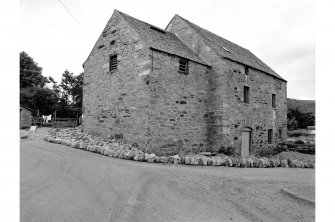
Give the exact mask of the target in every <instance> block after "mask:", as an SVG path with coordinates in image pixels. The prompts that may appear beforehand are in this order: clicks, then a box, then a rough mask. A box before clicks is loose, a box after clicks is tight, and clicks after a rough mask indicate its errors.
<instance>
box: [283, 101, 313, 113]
mask: <svg viewBox="0 0 335 222" xmlns="http://www.w3.org/2000/svg"><path fill="white" fill-rule="evenodd" d="M292 108H297V109H299V110H300V111H301V112H304V113H313V114H314V115H315V100H298V99H290V98H287V109H292Z"/></svg>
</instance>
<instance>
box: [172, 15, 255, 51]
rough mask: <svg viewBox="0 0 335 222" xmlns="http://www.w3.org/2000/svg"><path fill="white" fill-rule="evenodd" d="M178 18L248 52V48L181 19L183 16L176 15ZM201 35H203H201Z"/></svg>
mask: <svg viewBox="0 0 335 222" xmlns="http://www.w3.org/2000/svg"><path fill="white" fill-rule="evenodd" d="M176 16H179V17H180V18H181V19H183V20H184V21H186V22H188V23H189V24H190V25H193V26H196V27H197V28H200V29H203V30H205V31H207V32H209V33H210V34H212V35H215V36H216V37H218V38H221V39H223V40H225V41H227V42H229V43H231V44H233V45H236V46H238V47H240V48H243V49H245V50H248V49H247V48H244V47H243V46H240V45H238V44H236V43H234V42H232V41H230V40H228V39H225V38H223V37H221V36H219V35H217V34H215V33H214V32H211V31H209V30H207V29H205V28H202V27H200V26H198V25H197V24H194V23H193V22H191V21H189V20H187V19H185V18H183V17H181V16H180V15H178V14H176ZM199 34H200V35H202V34H201V33H199ZM202 36H203V35H202ZM248 51H249V50H248Z"/></svg>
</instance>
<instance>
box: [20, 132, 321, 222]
mask: <svg viewBox="0 0 335 222" xmlns="http://www.w3.org/2000/svg"><path fill="white" fill-rule="evenodd" d="M39 130H40V132H36V133H37V135H38V133H41V132H43V129H39ZM20 158H21V164H20V167H21V173H20V177H21V181H20V184H21V187H20V199H21V201H20V211H21V221H34V222H35V221H55V222H62V221H90V222H92V221H99V222H100V221H102V222H104V221H106V222H109V221H153V222H157V221H285V222H288V221H304V222H305V221H314V220H315V215H314V214H315V211H314V206H311V205H309V204H306V203H304V202H301V201H297V200H295V199H293V198H291V197H289V196H287V195H285V194H283V193H282V192H281V187H283V186H291V185H299V184H309V185H314V179H315V170H314V169H297V168H295V169H283V168H272V169H269V168H265V169H249V168H246V169H245V168H244V169H242V168H228V167H201V166H186V165H163V164H150V163H146V162H136V161H129V160H121V159H114V158H109V157H106V156H103V155H99V154H95V153H91V152H88V151H84V150H78V149H72V148H69V147H67V146H63V145H59V144H53V143H47V142H45V141H43V140H42V139H41V137H38V136H35V137H34V136H32V139H26V140H21V156H20Z"/></svg>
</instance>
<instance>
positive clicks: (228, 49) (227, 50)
mask: <svg viewBox="0 0 335 222" xmlns="http://www.w3.org/2000/svg"><path fill="white" fill-rule="evenodd" d="M221 48H223V49H224V50H226V51H227V52H229V53H230V51H229V49H227V48H226V47H224V46H221Z"/></svg>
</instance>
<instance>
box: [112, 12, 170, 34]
mask: <svg viewBox="0 0 335 222" xmlns="http://www.w3.org/2000/svg"><path fill="white" fill-rule="evenodd" d="M115 11H117V12H118V13H119V14H121V16H123V15H125V16H128V17H130V18H132V19H135V20H137V21H139V22H142V23H145V24H147V25H149V26H153V27H155V28H158V29H161V30H162V31H164V32H168V33H171V34H174V33H173V32H170V31H168V30H165V29H162V28H161V27H158V26H156V25H153V24H150V23H148V22H145V21H143V20H141V19H138V18H135V17H133V16H131V15H128V14H127V13H124V12H121V11H119V10H116V9H115Z"/></svg>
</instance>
